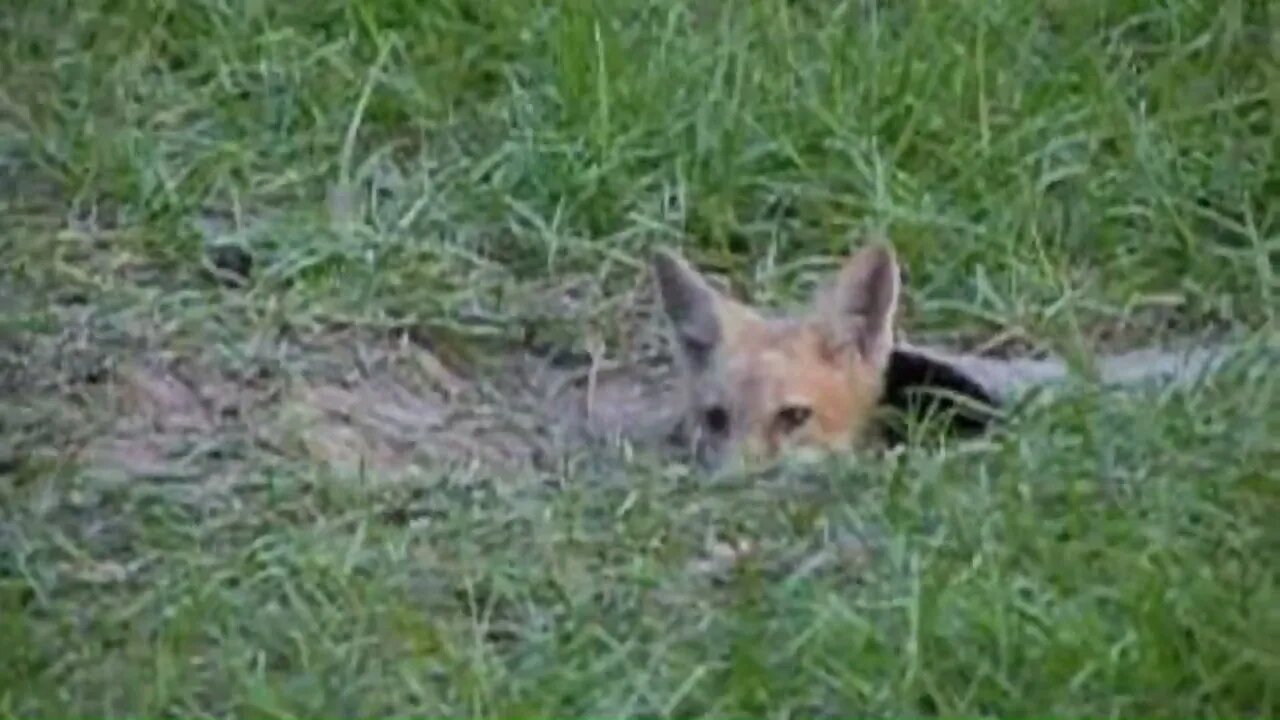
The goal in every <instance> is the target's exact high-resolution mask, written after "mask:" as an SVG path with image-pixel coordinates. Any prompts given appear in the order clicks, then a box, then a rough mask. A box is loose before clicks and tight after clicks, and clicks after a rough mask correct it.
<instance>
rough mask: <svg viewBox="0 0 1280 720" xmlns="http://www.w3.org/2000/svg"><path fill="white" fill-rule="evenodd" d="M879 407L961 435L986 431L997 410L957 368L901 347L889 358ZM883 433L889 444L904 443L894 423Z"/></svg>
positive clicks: (902, 433) (989, 397)
mask: <svg viewBox="0 0 1280 720" xmlns="http://www.w3.org/2000/svg"><path fill="white" fill-rule="evenodd" d="M880 404H881V405H882V406H886V407H888V408H891V409H892V410H894V411H897V413H899V414H900V416H901V417H905V418H907V419H919V418H923V417H926V416H934V417H937V418H938V419H940V420H944V421H945V422H946V423H947V427H948V429H950V430H952V431H955V432H958V433H960V434H963V435H974V434H978V433H981V432H983V431H984V430H986V429H987V428H989V427H990V426H991V424H992V423H993V422H995V421H996V419H997V418H998V411H999V408H1000V402H999V401H998V400H997V399H996V398H994V397H992V395H991V394H990V393H988V392H987V391H986V390H985V389H984V388H983V387H982V386H981V385H979V384H978V383H977V381H975V380H974V379H973V378H971V377H969V376H968V375H965V374H964V373H963V372H961V371H960V370H959V369H958V368H956V367H954V366H952V365H948V364H947V363H944V362H940V361H938V360H936V359H934V358H931V357H929V356H927V355H923V354H920V353H916V352H911V351H909V350H903V349H900V348H895V349H894V351H893V352H892V353H891V354H890V356H889V366H888V368H887V370H886V372H885V389H884V396H883V398H881V401H880ZM884 434H885V440H886V441H887V442H888V443H890V444H891V445H899V444H902V443H903V442H906V440H907V437H906V430H905V428H904V427H902V426H901V425H900V424H899V423H896V422H892V421H890V422H886V423H885V427H884Z"/></svg>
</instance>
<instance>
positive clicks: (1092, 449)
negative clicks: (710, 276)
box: [0, 0, 1280, 717]
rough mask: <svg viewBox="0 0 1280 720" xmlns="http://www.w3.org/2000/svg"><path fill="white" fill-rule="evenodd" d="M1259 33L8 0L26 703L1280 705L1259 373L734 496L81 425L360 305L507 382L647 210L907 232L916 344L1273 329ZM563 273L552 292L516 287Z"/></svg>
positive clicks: (804, 257) (5, 570)
mask: <svg viewBox="0 0 1280 720" xmlns="http://www.w3.org/2000/svg"><path fill="white" fill-rule="evenodd" d="M1278 23H1280V17H1277V16H1276V10H1275V9H1274V8H1272V7H1270V6H1269V5H1268V4H1267V3H1260V2H1249V1H1247V0H1229V1H1227V2H1222V3H1216V4H1214V3H1201V2H1191V1H1190V0H1166V1H1165V2H1153V1H1151V0H1146V1H1140V0H1079V1H1077V2H1073V3H1066V2H1056V1H1055V2H1043V3H1028V2H1019V1H1015V0H987V1H985V2H977V1H976V0H957V1H955V2H949V3H929V2H920V1H914V0H912V1H903V2H895V3H880V2H858V3H836V2H820V1H819V0H752V1H751V2H744V3H711V2H704V1H702V0H612V1H611V2H607V1H605V0H595V1H594V2H580V3H546V2H537V1H533V0H488V1H487V2H482V3H463V2H457V1H455V0H441V1H440V2H436V3H425V4H424V3H416V2H409V1H408V0H377V1H376V2H375V1H374V0H348V1H345V2H339V1H338V0H306V1H305V2H295V3H266V2H256V1H252V0H241V1H240V2H230V1H221V2H219V1H217V0H196V1H190V2H182V3H179V2H140V1H138V0H77V1H76V2H68V1H67V0H44V1H42V2H36V1H35V0H14V1H13V2H11V3H10V4H9V6H8V7H7V8H6V9H5V10H4V12H3V13H0V203H3V211H2V212H0V218H2V219H0V350H3V351H4V355H3V357H4V362H5V365H3V366H0V370H3V371H4V372H3V376H2V377H0V392H3V393H4V394H5V396H6V397H5V401H4V403H3V409H0V431H2V433H3V435H4V438H3V440H0V550H3V552H2V553H0V608H3V611H2V613H0V624H2V627H0V636H3V637H5V638H6V639H7V642H4V643H3V644H0V665H3V666H4V667H5V668H6V672H5V673H4V674H3V677H0V712H2V713H3V714H5V715H6V716H23V717H36V716H71V715H78V716H84V715H103V716H106V715H112V716H123V715H133V716H146V715H161V714H164V715H179V714H180V715H184V716H191V717H197V716H206V715H258V716H273V717H286V716H313V717H314V716H320V715H329V716H338V715H342V716H355V715H363V716H377V715H381V716H391V715H408V714H414V715H422V716H444V715H463V714H479V715H488V716H507V717H514V716H531V715H539V716H543V715H545V716H551V715H560V716H566V715H574V716H634V715H720V716H728V715H758V716H766V715H767V716H791V715H842V716H851V715H859V716H870V715H895V716H906V715H910V716H917V715H943V714H945V715H1023V716H1029V715H1053V716H1104V715H1106V716H1131V717H1133V716H1152V717H1155V716H1159V717H1173V716H1182V717H1187V716H1205V717H1207V716H1220V715H1233V716H1246V715H1247V716H1274V715H1276V714H1277V713H1280V684H1277V681H1276V679H1275V678H1277V677H1280V571H1278V570H1277V568H1280V554H1278V553H1277V548H1280V533H1278V531H1277V529H1276V527H1277V526H1276V523H1275V522H1274V519H1275V517H1276V515H1277V512H1278V511H1280V489H1278V488H1277V486H1276V484H1275V478H1276V470H1275V468H1276V467H1277V466H1278V465H1280V453H1278V449H1277V448H1278V446H1277V444H1276V440H1275V438H1276V437H1277V436H1280V411H1278V410H1277V408H1280V393H1278V392H1277V381H1276V379H1275V377H1274V373H1268V372H1263V371H1259V370H1258V369H1256V368H1254V369H1250V368H1245V367H1237V368H1233V369H1230V370H1229V371H1227V372H1225V373H1224V374H1223V375H1221V376H1220V377H1218V378H1216V379H1215V380H1213V381H1211V382H1208V383H1206V384H1204V385H1203V386H1196V387H1193V388H1189V389H1185V390H1170V391H1163V392H1158V393H1153V394H1140V395H1117V394H1112V395H1093V394H1089V393H1081V394H1079V395H1073V396H1070V397H1064V398H1060V399H1058V400H1056V401H1054V402H1052V403H1046V404H1042V405H1037V406H1033V407H1031V408H1029V409H1028V411H1027V412H1026V413H1025V414H1024V415H1022V416H1020V417H1019V418H1017V419H1016V420H1015V421H1014V423H1013V425H1011V426H1010V427H1009V428H1008V429H1006V430H1004V431H1002V432H999V433H997V434H996V435H994V436H993V437H991V438H990V439H989V440H988V441H985V442H982V443H978V444H951V443H942V444H940V445H939V444H937V443H930V444H922V445H920V446H918V447H913V448H911V449H909V450H907V451H905V452H904V453H901V454H897V455H890V456H888V457H883V458H870V457H868V458H857V459H845V460H843V461H833V462H831V463H830V464H828V465H826V466H824V467H823V468H822V471H821V472H813V471H812V470H808V471H806V470H803V469H800V470H796V471H794V472H786V473H781V474H775V475H770V476H766V477H753V478H740V479H738V480H737V481H733V480H724V481H711V480H707V479H704V478H699V477H696V476H689V475H688V474H687V473H686V472H684V471H683V470H682V469H681V468H679V467H674V466H665V465H663V464H661V463H658V462H656V461H652V460H651V459H644V458H639V459H635V458H633V459H632V460H630V461H619V462H616V463H613V462H592V463H583V464H581V465H573V464H567V465H565V466H564V467H563V468H562V469H561V470H560V471H559V472H558V473H553V476H552V477H550V478H548V477H546V476H545V474H544V475H540V476H538V477H534V476H533V475H532V474H530V475H529V476H528V477H525V476H523V475H511V474H499V473H489V474H485V473H481V474H479V475H475V474H471V475H460V474H458V473H456V472H452V471H450V470H449V469H447V468H444V467H437V468H432V467H427V468H419V470H418V471H417V472H414V473H411V474H409V475H408V476H407V477H399V478H397V479H396V480H395V481H390V480H387V479H386V478H382V477H380V476H379V472H378V471H377V470H376V469H375V470H367V471H364V472H354V473H346V472H339V471H335V470H333V469H332V468H330V467H329V466H327V465H324V464H322V463H319V462H316V461H314V460H308V459H307V458H306V457H305V456H302V457H300V456H298V455H290V454H288V453H283V454H282V453H278V452H273V451H270V450H269V449H267V448H263V447H261V446H258V445H255V444H253V443H248V442H244V441H243V439H242V438H241V439H237V438H234V437H233V438H230V439H228V438H225V437H220V438H219V439H218V441H217V444H216V446H215V445H212V444H211V445H207V446H197V447H193V448H187V449H185V450H184V452H185V453H186V454H185V456H184V457H185V458H186V460H185V462H187V463H188V465H189V466H191V467H195V468H196V471H195V474H194V476H193V477H186V478H173V477H169V478H164V477H151V478H143V477H134V478H125V479H123V480H122V479H121V478H119V477H111V476H106V475H103V474H102V473H100V472H95V471H94V468H93V467H90V466H86V465H85V464H83V463H79V462H77V461H76V456H75V455H74V453H73V452H72V450H70V448H74V447H78V446H80V444H82V443H83V442H84V439H85V438H86V437H87V436H89V435H91V434H92V433H93V432H95V428H99V427H101V424H102V423H104V422H108V421H109V420H110V418H107V417H106V416H104V415H103V414H102V413H101V412H99V411H101V410H102V409H103V408H100V407H95V405H94V403H92V402H89V401H87V400H86V399H85V398H87V397H91V395H90V394H89V393H90V390H86V388H87V387H89V386H93V385H95V384H97V385H101V382H102V381H101V378H102V377H103V376H108V377H109V376H111V374H112V373H113V372H114V371H115V369H117V368H118V367H119V366H120V365H121V363H123V362H125V361H126V360H128V359H129V358H130V357H133V356H138V355H141V354H144V353H150V354H153V355H154V354H157V353H158V354H160V355H163V356H165V357H169V358H171V359H172V358H177V359H192V358H194V359H198V360H200V361H201V362H205V363H209V364H212V365H216V366H218V367H221V368H224V369H225V368H229V369H230V370H228V371H229V372H230V371H236V372H241V373H242V377H249V376H250V375H252V373H251V372H250V371H251V370H253V369H254V368H259V367H262V366H264V365H269V366H271V367H274V368H276V369H277V370H278V369H280V368H282V367H285V366H291V364H298V363H320V362H323V361H324V360H325V357H324V352H323V351H317V353H318V354H316V353H313V354H311V355H306V356H305V357H302V359H300V356H299V355H297V354H296V353H293V350H289V348H296V347H301V346H308V347H311V346H316V347H320V348H324V347H330V346H332V345H333V343H332V341H328V340H326V338H330V337H331V336H332V334H333V333H334V332H336V331H337V330H336V329H341V328H347V329H349V328H356V329H358V330H360V331H366V332H370V333H374V334H377V333H383V334H385V333H387V332H388V331H404V330H412V331H413V332H414V333H420V334H422V335H424V336H427V337H430V338H431V339H432V343H433V344H434V346H435V347H437V348H444V347H448V348H450V349H451V350H452V351H453V352H456V353H458V354H459V355H460V356H463V357H469V358H471V362H474V363H477V365H476V367H477V368H480V367H482V366H481V365H479V363H480V362H481V360H483V359H484V358H485V357H486V356H492V355H493V354H494V352H495V351H494V349H495V348H511V347H515V346H516V345H517V344H518V343H519V342H521V341H522V340H523V339H526V338H527V337H528V336H529V334H530V333H536V334H538V335H539V337H545V338H549V340H547V342H551V343H553V344H560V345H564V346H567V347H569V348H570V349H572V350H582V349H584V348H585V346H586V345H587V344H588V337H592V336H594V335H599V336H600V338H601V339H602V340H603V341H604V342H605V345H606V346H607V347H617V346H618V345H619V344H625V342H626V340H627V337H628V336H629V335H628V333H629V330H628V329H627V328H629V327H631V326H630V325H628V324H626V323H624V322H621V321H619V320H618V318H620V317H622V316H624V315H627V313H630V312H632V311H633V310H634V308H633V307H631V306H630V304H629V301H627V300H625V299H626V298H630V297H632V291H633V290H635V289H636V288H638V287H643V286H644V284H645V283H646V282H647V279H646V277H645V274H644V272H643V262H644V259H645V255H646V252H647V251H648V249H649V248H651V247H653V246H656V245H668V246H678V247H680V248H681V249H682V250H683V251H684V252H686V253H687V254H688V255H690V256H691V257H693V258H695V259H696V260H697V261H698V262H699V263H700V264H702V265H703V266H704V267H709V268H713V269H716V270H718V271H720V272H722V273H725V274H726V275H727V276H728V277H729V278H730V279H731V280H732V282H733V283H734V284H735V286H736V287H738V288H739V289H740V290H741V291H742V292H743V293H744V294H747V295H748V296H749V297H751V298H753V299H756V300H759V301H767V302H777V303H793V302H798V301H800V300H802V299H803V298H804V297H805V295H806V294H807V293H808V292H809V289H810V286H811V284H812V282H813V281H814V279H815V277H816V276H817V275H818V274H820V273H823V272H826V271H828V270H829V269H830V268H831V267H833V266H834V263H835V262H836V261H837V259H838V257H839V256H840V255H841V254H842V253H844V252H846V251H847V250H848V248H849V247H850V243H851V241H852V240H853V239H854V238H856V236H857V235H858V234H859V233H860V232H862V231H863V230H865V229H868V228H877V229H883V230H884V231H886V232H887V233H888V234H889V236H890V237H891V238H892V239H893V241H894V243H895V245H896V246H897V247H898V249H899V251H900V253H901V254H902V256H903V258H904V260H905V262H906V263H907V265H908V267H909V269H910V288H909V290H908V294H909V300H910V302H909V308H908V310H909V313H908V323H909V326H910V328H911V329H912V330H913V331H919V332H940V331H945V332H955V333H960V334H963V335H965V336H967V337H989V336H993V335H997V334H1003V333H1012V334H1016V335H1023V336H1027V337H1031V338H1034V339H1035V340H1036V341H1037V342H1041V343H1046V344H1050V345H1054V346H1057V347H1074V346H1077V345H1080V344H1082V343H1083V344H1088V343H1091V342H1095V341H1100V338H1111V339H1110V340H1108V342H1119V343H1121V344H1136V343H1140V342H1144V341H1148V340H1152V339H1156V338H1160V337H1163V336H1165V335H1167V334H1168V333H1169V330H1170V327H1171V326H1172V327H1175V328H1177V329H1180V330H1186V331H1188V332H1191V331H1198V330H1201V329H1203V328H1205V327H1207V326H1211V325H1213V326H1221V325H1226V326H1229V327H1231V328H1234V329H1236V330H1248V331H1250V332H1258V333H1273V332H1274V328H1275V321H1276V311H1277V308H1280V305H1278V304H1277V301H1276V293H1277V290H1280V286H1278V284H1277V281H1276V277H1275V271H1274V268H1275V266H1276V260H1277V256H1278V255H1280V204H1277V202H1276V198H1277V197H1280V169H1278V166H1277V161H1278V160H1280V158H1278V157H1277V153H1280V129H1278V128H1277V123H1276V118H1277V117H1280V55H1278V53H1280V49H1278V48H1280V46H1278V45H1277V43H1280V34H1277V33H1280V31H1278V30H1277V28H1278V27H1280V24H1278ZM210 245H235V246H240V247H244V248H247V250H248V251H249V252H250V253H251V256H252V258H253V261H254V264H253V269H252V272H251V277H250V278H249V280H248V282H247V284H245V285H244V286H243V287H227V286H225V285H221V284H219V283H217V282H214V281H212V280H210V279H209V277H208V275H207V272H206V270H205V269H204V266H203V264H202V260H201V259H202V258H203V257H204V256H205V254H206V251H207V249H208V247H209V246H210ZM569 283H581V284H582V286H583V287H585V288H586V290H584V291H583V292H584V293H585V295H584V296H583V299H582V302H580V303H578V304H576V305H574V306H573V307H572V309H571V310H564V311H552V310H548V309H547V306H546V305H545V304H544V303H540V302H537V301H536V300H535V298H538V297H541V296H540V295H539V294H538V293H540V292H543V291H544V290H545V288H546V287H547V286H553V287H554V286H557V285H560V284H566V285H567V284H569ZM618 298H623V300H619V299H618ZM584 327H587V328H592V329H593V330H592V332H590V333H587V332H583V330H582V328H584ZM1117 337H1118V338H1119V339H1118V340H1117V339H1116V338H1117ZM326 342H330V345H328V346H327V345H326V344H325V343H326ZM308 343H311V344H312V345H308ZM291 353H293V354H291ZM255 377H256V376H255ZM95 392H96V391H95ZM92 397H96V396H92ZM237 437H238V436H237ZM211 442H212V441H211ZM228 468H230V469H228ZM744 543H745V544H746V545H743V544H744ZM746 546H749V548H750V550H749V551H745V550H743V548H744V547H746Z"/></svg>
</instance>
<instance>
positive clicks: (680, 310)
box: [653, 250, 723, 370]
mask: <svg viewBox="0 0 1280 720" xmlns="http://www.w3.org/2000/svg"><path fill="white" fill-rule="evenodd" d="M653 277H654V280H655V281H656V283H657V286H658V296H659V297H660V298H661V301H662V309H663V311H664V312H665V313H666V315H667V319H668V320H669V321H670V322H671V329H672V331H673V334H674V337H675V341H676V346H677V347H678V348H679V352H680V354H681V355H683V356H684V357H685V359H686V360H687V361H688V362H689V364H690V365H691V366H692V367H693V368H695V369H699V370H700V369H702V368H705V367H706V366H707V364H708V363H709V362H710V361H711V356H712V354H713V353H714V352H715V349H716V346H717V345H719V344H720V341H721V338H722V336H723V328H722V325H721V320H720V297H719V294H718V293H717V292H716V291H715V289H714V288H712V287H711V285H710V284H709V283H708V282H707V281H706V280H705V279H704V278H703V277H702V276H701V275H699V274H698V272H697V271H696V270H694V269H693V268H691V267H689V265H688V264H687V263H685V261H684V260H682V259H681V258H680V257H679V256H677V255H676V254H675V253H673V252H671V251H669V250H658V251H657V252H656V253H655V254H654V256H653Z"/></svg>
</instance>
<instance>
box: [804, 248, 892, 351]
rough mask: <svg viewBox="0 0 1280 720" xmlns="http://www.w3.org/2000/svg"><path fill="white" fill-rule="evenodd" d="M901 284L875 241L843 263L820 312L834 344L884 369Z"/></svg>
mask: <svg viewBox="0 0 1280 720" xmlns="http://www.w3.org/2000/svg"><path fill="white" fill-rule="evenodd" d="M901 283H902V281H901V271H900V269H899V267H898V260H897V258H896V257H895V256H894V253H893V249H892V248H891V247H889V245H888V244H887V243H884V242H881V241H877V242H875V243H873V244H871V245H868V246H866V247H864V248H862V249H861V250H859V251H858V252H857V253H855V254H854V255H853V256H852V257H850V258H849V259H848V260H846V261H845V264H844V267H842V268H841V269H840V273H839V275H838V276H837V277H836V282H835V286H834V287H833V288H831V290H830V293H829V294H828V295H827V296H826V297H825V303H824V307H822V309H821V312H822V314H823V316H824V321H825V323H826V324H827V326H828V331H829V332H830V333H831V339H832V340H833V344H834V345H835V346H837V347H840V348H845V347H850V346H851V347H852V348H853V349H854V350H855V351H856V352H857V353H858V355H859V356H860V357H862V358H863V359H864V360H866V361H867V362H869V363H870V364H871V365H873V366H875V367H878V368H883V367H885V366H887V365H888V363H889V354H890V352H892V350H893V319H894V315H895V314H896V313H897V311H898V293H899V290H900V287H901Z"/></svg>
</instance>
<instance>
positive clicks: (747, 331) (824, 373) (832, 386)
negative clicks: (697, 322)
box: [719, 319, 847, 409]
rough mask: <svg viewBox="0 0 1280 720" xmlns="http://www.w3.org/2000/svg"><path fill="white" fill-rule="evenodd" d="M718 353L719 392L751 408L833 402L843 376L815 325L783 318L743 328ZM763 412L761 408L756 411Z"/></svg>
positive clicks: (840, 391) (748, 324) (843, 384)
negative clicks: (745, 402) (720, 353)
mask: <svg viewBox="0 0 1280 720" xmlns="http://www.w3.org/2000/svg"><path fill="white" fill-rule="evenodd" d="M737 330H738V332H736V333H734V336H733V340H732V341H731V342H728V343H726V344H725V346H724V347H723V348H722V356H721V365H720V368H719V371H720V372H719V374H720V376H721V378H722V381H723V384H724V385H725V387H723V388H722V390H723V391H724V392H726V393H728V394H730V395H731V396H733V397H737V398H740V399H742V400H746V401H749V402H751V404H752V405H765V406H769V405H781V404H787V403H797V404H805V405H810V404H814V403H817V402H819V401H822V400H836V399H838V398H840V397H841V396H842V395H843V394H844V388H845V386H846V385H847V382H846V381H845V377H844V373H842V372H841V368H840V366H839V365H837V364H836V363H834V362H832V359H831V358H830V357H829V354H830V351H829V349H828V348H827V347H826V341H825V339H824V337H823V335H822V332H821V330H820V328H819V327H817V326H816V324H815V323H813V322H806V321H799V320H791V319H783V320H762V321H756V322H750V323H744V324H743V325H741V326H739V327H738V328H737ZM760 409H763V408H760Z"/></svg>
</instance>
